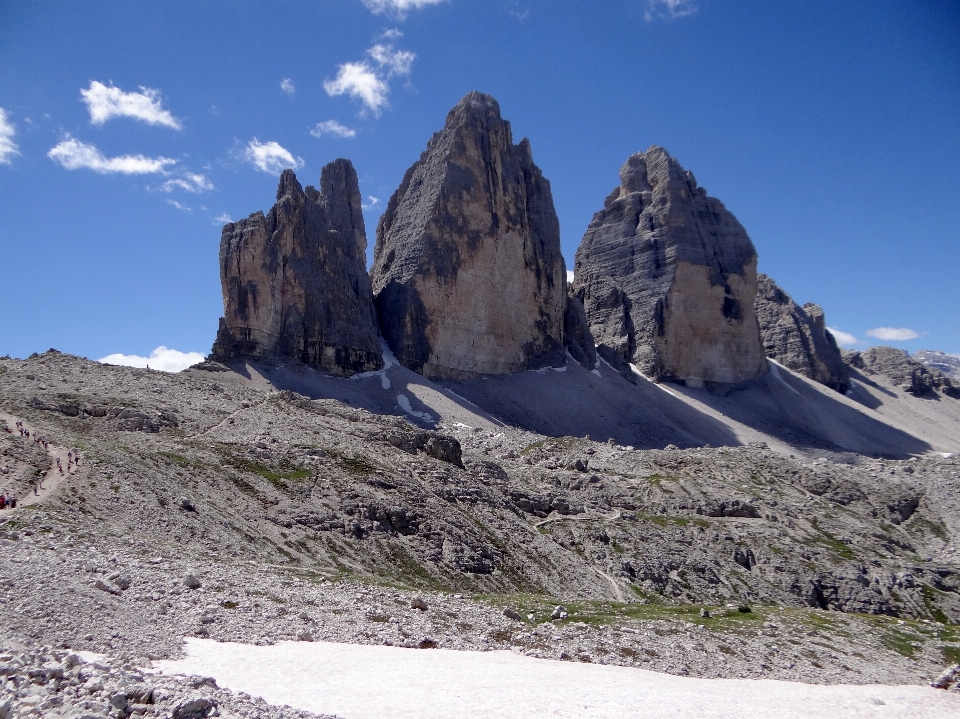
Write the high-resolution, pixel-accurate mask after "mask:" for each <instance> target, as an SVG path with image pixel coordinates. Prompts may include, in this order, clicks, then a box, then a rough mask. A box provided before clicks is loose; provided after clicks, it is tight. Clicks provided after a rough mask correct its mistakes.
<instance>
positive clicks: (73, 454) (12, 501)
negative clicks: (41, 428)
mask: <svg viewBox="0 0 960 719" xmlns="http://www.w3.org/2000/svg"><path fill="white" fill-rule="evenodd" d="M16 426H17V431H18V432H20V436H21V437H24V438H26V439H33V441H34V442H36V443H37V444H39V445H40V446H42V447H43V448H44V449H48V444H47V440H46V439H44V438H43V437H41V436H40V435H39V434H37V433H36V431H34V432H31V431H30V430H29V429H27V428H26V427H25V426H24V424H23V422H19V421H18V422H17V423H16ZM5 429H6V430H7V431H8V432H9V431H10V428H9V427H5ZM56 461H57V472H59V473H60V476H61V477H62V476H63V475H64V471H63V463H62V462H61V461H60V458H59V457H57V458H56ZM79 466H80V451H79V450H76V449H71V450H68V451H67V473H68V474H69V473H70V471H71V468H72V467H79ZM43 488H44V487H43V475H42V474H40V475H37V478H36V480H34V483H33V493H34V494H35V495H39V494H40V490H41V489H43ZM16 506H17V498H16V497H15V496H14V495H13V494H10V495H5V494H0V509H16Z"/></svg>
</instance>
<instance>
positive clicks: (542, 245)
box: [371, 92, 567, 379]
mask: <svg viewBox="0 0 960 719" xmlns="http://www.w3.org/2000/svg"><path fill="white" fill-rule="evenodd" d="M371 279H372V282H373V293H374V298H375V303H376V308H377V317H378V319H379V322H380V329H381V331H382V333H383V336H384V338H385V339H386V340H387V343H388V344H389V345H390V348H391V349H392V350H393V353H394V354H395V355H396V357H397V359H398V360H399V362H400V363H401V364H403V365H404V366H405V367H408V368H409V369H412V370H413V371H415V372H419V373H421V374H423V375H424V376H426V377H429V378H432V379H466V378H471V377H476V376H479V375H502V374H509V373H512V372H518V371H521V370H525V369H532V368H536V367H541V366H544V365H546V364H559V363H562V362H563V325H564V312H565V309H566V301H567V288H566V267H565V266H564V261H563V257H562V255H561V254H560V225H559V222H558V220H557V215H556V212H555V211H554V208H553V197H552V195H551V192H550V183H549V182H548V181H547V180H546V179H545V178H544V177H543V175H542V174H541V172H540V170H539V168H538V167H537V166H536V165H535V164H534V163H533V157H532V155H531V151H530V143H529V142H528V141H527V140H526V139H524V140H522V141H521V142H520V144H519V145H514V144H513V136H512V133H511V130H510V123H509V122H506V121H505V120H503V119H502V118H501V117H500V106H499V105H498V104H497V101H496V100H494V99H493V98H492V97H490V96H489V95H483V94H481V93H478V92H471V93H470V94H469V95H467V96H466V97H465V98H463V99H462V100H461V101H460V102H459V103H458V104H457V106H456V107H455V108H453V110H451V111H450V113H449V114H448V115H447V120H446V124H445V125H444V128H443V129H442V130H441V131H440V132H438V133H436V134H435V135H434V136H433V137H432V138H431V140H430V142H429V143H428V144H427V149H426V151H424V153H423V154H422V155H421V156H420V159H419V160H418V161H417V162H416V163H415V164H414V165H413V166H412V167H411V168H410V169H409V170H407V172H406V174H405V175H404V177H403V182H402V183H401V185H400V187H399V189H397V191H396V192H395V193H394V194H393V197H391V198H390V202H389V204H388V205H387V208H386V211H385V212H384V214H383V216H382V217H381V218H380V222H379V224H378V225H377V244H376V249H375V252H374V263H373V269H372V271H371Z"/></svg>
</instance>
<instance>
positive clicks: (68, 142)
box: [47, 135, 177, 175]
mask: <svg viewBox="0 0 960 719" xmlns="http://www.w3.org/2000/svg"><path fill="white" fill-rule="evenodd" d="M47 157H49V158H50V159H51V160H53V161H54V162H58V163H60V164H61V165H62V166H63V167H65V168H66V169H68V170H80V169H86V170H93V171H94V172H99V173H100V174H101V175H106V174H108V173H112V172H119V173H121V174H124V175H149V174H152V173H161V174H162V173H164V171H165V168H166V167H167V165H175V164H177V161H176V160H172V159H170V158H169V157H145V156H143V155H120V156H118V157H104V156H103V153H101V152H100V150H98V149H97V148H96V147H94V146H93V145H87V144H85V143H83V142H80V141H79V140H75V139H73V138H72V137H70V136H69V135H68V136H67V139H65V140H63V141H62V142H60V143H59V144H58V145H56V146H54V147H53V148H52V149H51V150H50V152H48V153H47Z"/></svg>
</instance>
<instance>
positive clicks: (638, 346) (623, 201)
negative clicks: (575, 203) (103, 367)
mask: <svg viewBox="0 0 960 719" xmlns="http://www.w3.org/2000/svg"><path fill="white" fill-rule="evenodd" d="M574 272H575V278H574V292H575V294H576V295H577V296H578V297H579V298H581V299H582V301H583V305H584V310H585V312H586V317H587V321H588V323H589V325H590V329H591V331H592V333H593V336H594V338H595V340H596V342H597V344H598V352H599V354H600V355H601V356H602V357H604V359H606V360H607V361H608V362H610V363H611V364H613V365H614V366H618V367H620V368H621V369H622V368H624V367H625V366H626V363H627V362H631V363H634V364H635V365H636V366H637V368H638V369H639V370H640V371H641V372H642V373H643V374H645V375H647V376H650V377H653V378H656V379H669V380H679V381H684V382H687V383H689V384H692V385H698V384H701V383H703V382H710V383H739V382H743V381H746V380H750V379H753V378H755V377H758V376H759V375H761V374H763V373H764V372H765V371H766V360H765V358H764V354H763V348H762V346H761V344H760V334H759V328H758V326H757V318H756V314H755V312H754V299H755V297H756V293H757V253H756V250H754V247H753V243H752V242H751V241H750V238H749V237H748V236H747V233H746V231H745V230H744V229H743V227H742V226H741V225H740V223H739V222H737V219H736V218H735V217H734V216H733V215H732V214H731V213H730V212H729V211H727V209H726V208H725V207H724V206H723V204H722V203H721V202H720V201H719V200H716V199H714V198H712V197H708V196H707V193H706V190H704V189H703V188H702V187H698V186H697V182H696V180H695V179H694V177H693V175H692V174H691V173H690V172H688V171H686V170H684V169H683V168H682V167H681V166H680V164H679V163H678V162H677V161H676V160H675V159H673V158H672V157H671V156H670V155H668V154H667V152H666V151H665V150H663V148H660V147H656V146H654V147H651V148H650V149H649V150H647V151H646V152H640V153H637V154H636V155H633V156H631V157H630V158H629V159H628V160H627V162H626V164H624V166H623V167H622V168H621V169H620V186H619V187H617V188H616V189H615V190H614V191H613V192H612V193H611V194H610V195H609V196H608V197H607V199H606V201H605V202H604V206H603V209H602V210H600V212H598V213H596V214H595V215H594V217H593V221H592V222H591V223H590V226H589V227H588V228H587V231H586V234H585V235H584V237H583V240H582V242H581V244H580V248H579V249H578V250H577V255H576V262H575V268H574Z"/></svg>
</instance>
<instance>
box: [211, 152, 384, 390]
mask: <svg viewBox="0 0 960 719" xmlns="http://www.w3.org/2000/svg"><path fill="white" fill-rule="evenodd" d="M366 246H367V236H366V230H365V229H364V224H363V215H362V214H361V209H360V188H359V184H358V182H357V173H356V172H355V171H354V169H353V165H352V164H351V163H350V161H349V160H336V161H334V162H332V163H330V164H329V165H327V166H326V167H324V168H323V171H322V173H321V176H320V191H319V192H318V191H317V190H316V189H314V188H313V187H307V188H306V190H304V189H303V188H301V186H300V183H299V182H298V181H297V178H296V175H295V174H294V172H293V170H284V172H283V174H282V175H281V176H280V186H279V188H278V189H277V203H276V204H275V205H274V206H273V208H272V209H271V210H270V212H269V213H268V214H267V215H264V214H263V213H262V212H256V213H254V214H252V215H250V216H249V217H248V218H247V219H245V220H240V221H239V222H235V223H231V224H228V225H225V226H224V228H223V233H222V236H221V239H220V283H221V287H222V290H223V307H224V316H223V318H222V319H221V320H220V329H219V331H218V332H217V339H216V342H215V343H214V347H213V356H214V357H215V358H217V359H232V358H236V357H244V356H246V357H252V358H273V357H276V358H289V359H295V360H299V361H301V362H303V363H305V364H307V365H309V366H312V367H316V368H318V369H322V370H325V371H327V372H331V373H334V374H347V375H348V374H353V373H355V372H362V371H367V370H376V369H379V368H380V367H382V366H383V358H382V356H381V349H380V340H379V334H378V332H377V325H376V315H375V312H374V308H373V298H372V294H371V289H370V280H369V277H368V276H367V272H366V254H365V253H366Z"/></svg>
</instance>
